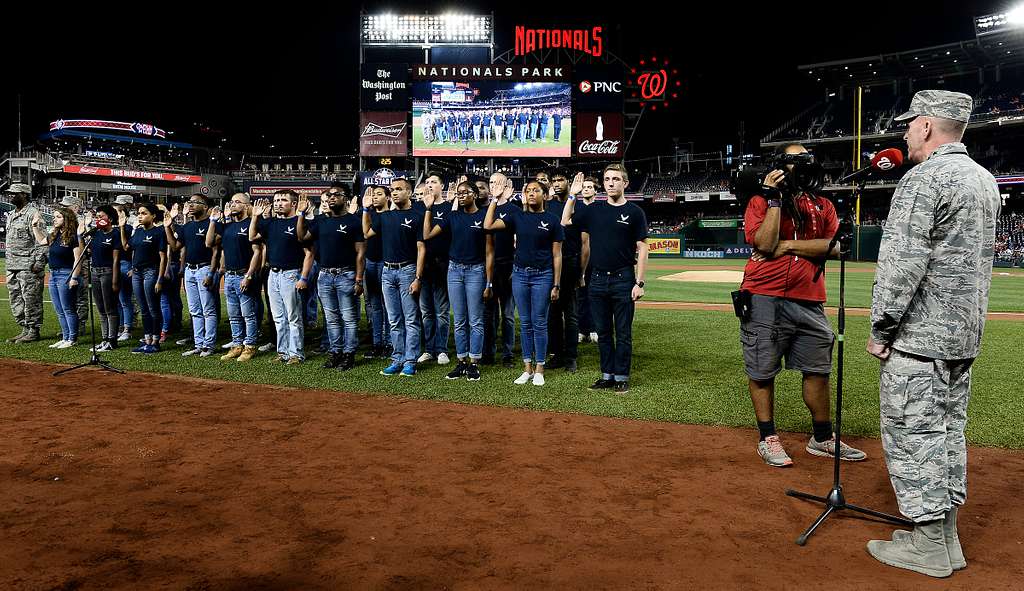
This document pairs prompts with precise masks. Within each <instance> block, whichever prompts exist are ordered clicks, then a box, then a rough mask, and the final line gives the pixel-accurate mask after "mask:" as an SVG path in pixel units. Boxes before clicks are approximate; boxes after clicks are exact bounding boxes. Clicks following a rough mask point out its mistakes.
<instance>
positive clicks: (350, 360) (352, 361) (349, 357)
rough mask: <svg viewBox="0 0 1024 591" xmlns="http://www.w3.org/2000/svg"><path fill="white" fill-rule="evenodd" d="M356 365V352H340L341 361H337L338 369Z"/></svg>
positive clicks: (348, 368) (343, 369)
mask: <svg viewBox="0 0 1024 591" xmlns="http://www.w3.org/2000/svg"><path fill="white" fill-rule="evenodd" d="M355 366H356V354H355V353H342V354H341V362H340V363H338V370H339V371H348V370H350V369H352V368H353V367H355Z"/></svg>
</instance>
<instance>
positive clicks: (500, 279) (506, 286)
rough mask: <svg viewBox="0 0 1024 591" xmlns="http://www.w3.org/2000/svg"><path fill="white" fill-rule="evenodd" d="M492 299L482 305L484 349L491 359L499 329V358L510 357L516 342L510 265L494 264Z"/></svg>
mask: <svg viewBox="0 0 1024 591" xmlns="http://www.w3.org/2000/svg"><path fill="white" fill-rule="evenodd" d="M493 283H494V287H493V288H492V289H491V293H492V297H491V299H490V300H489V301H487V302H486V303H485V304H484V349H485V350H486V352H487V354H488V355H490V356H491V357H493V356H494V355H495V353H496V352H497V334H498V327H499V326H500V327H501V356H502V358H505V357H511V356H512V347H514V346H515V342H516V310H515V304H514V303H513V302H512V263H510V262H507V263H506V262H501V263H499V262H495V263H494V280H493Z"/></svg>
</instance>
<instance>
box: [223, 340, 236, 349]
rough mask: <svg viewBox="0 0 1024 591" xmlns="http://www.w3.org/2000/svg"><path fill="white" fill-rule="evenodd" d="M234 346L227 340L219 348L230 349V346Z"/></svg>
mask: <svg viewBox="0 0 1024 591" xmlns="http://www.w3.org/2000/svg"><path fill="white" fill-rule="evenodd" d="M235 346H236V345H235V344H234V343H232V342H231V341H228V342H226V343H224V344H223V345H221V346H220V348H221V349H230V348H231V347H235Z"/></svg>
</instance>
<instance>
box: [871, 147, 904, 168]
mask: <svg viewBox="0 0 1024 591" xmlns="http://www.w3.org/2000/svg"><path fill="white" fill-rule="evenodd" d="M900 166H903V152H901V151H899V149H897V148H886V149H884V150H882V151H880V152H878V153H877V154H875V155H874V156H873V157H872V158H871V167H872V168H876V169H878V170H881V171H883V172H886V171H890V170H893V169H896V168H899V167H900Z"/></svg>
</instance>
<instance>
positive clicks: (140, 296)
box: [132, 267, 163, 336]
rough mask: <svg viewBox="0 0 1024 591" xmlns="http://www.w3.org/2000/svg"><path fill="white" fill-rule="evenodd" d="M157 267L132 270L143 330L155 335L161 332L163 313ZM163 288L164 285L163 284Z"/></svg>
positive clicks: (133, 286) (133, 287)
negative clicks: (158, 287)
mask: <svg viewBox="0 0 1024 591" xmlns="http://www.w3.org/2000/svg"><path fill="white" fill-rule="evenodd" d="M159 272H160V270H159V269H158V268H157V267H146V268H144V269H140V268H136V269H133V270H132V289H133V290H135V296H136V299H137V300H138V302H139V311H140V312H141V313H142V332H143V334H145V335H149V336H153V335H159V334H160V325H161V324H162V323H163V313H162V312H161V311H160V296H158V295H157V293H156V282H157V281H158V280H159V279H160V277H159V276H158V275H159ZM161 289H163V287H162V286H161Z"/></svg>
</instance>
